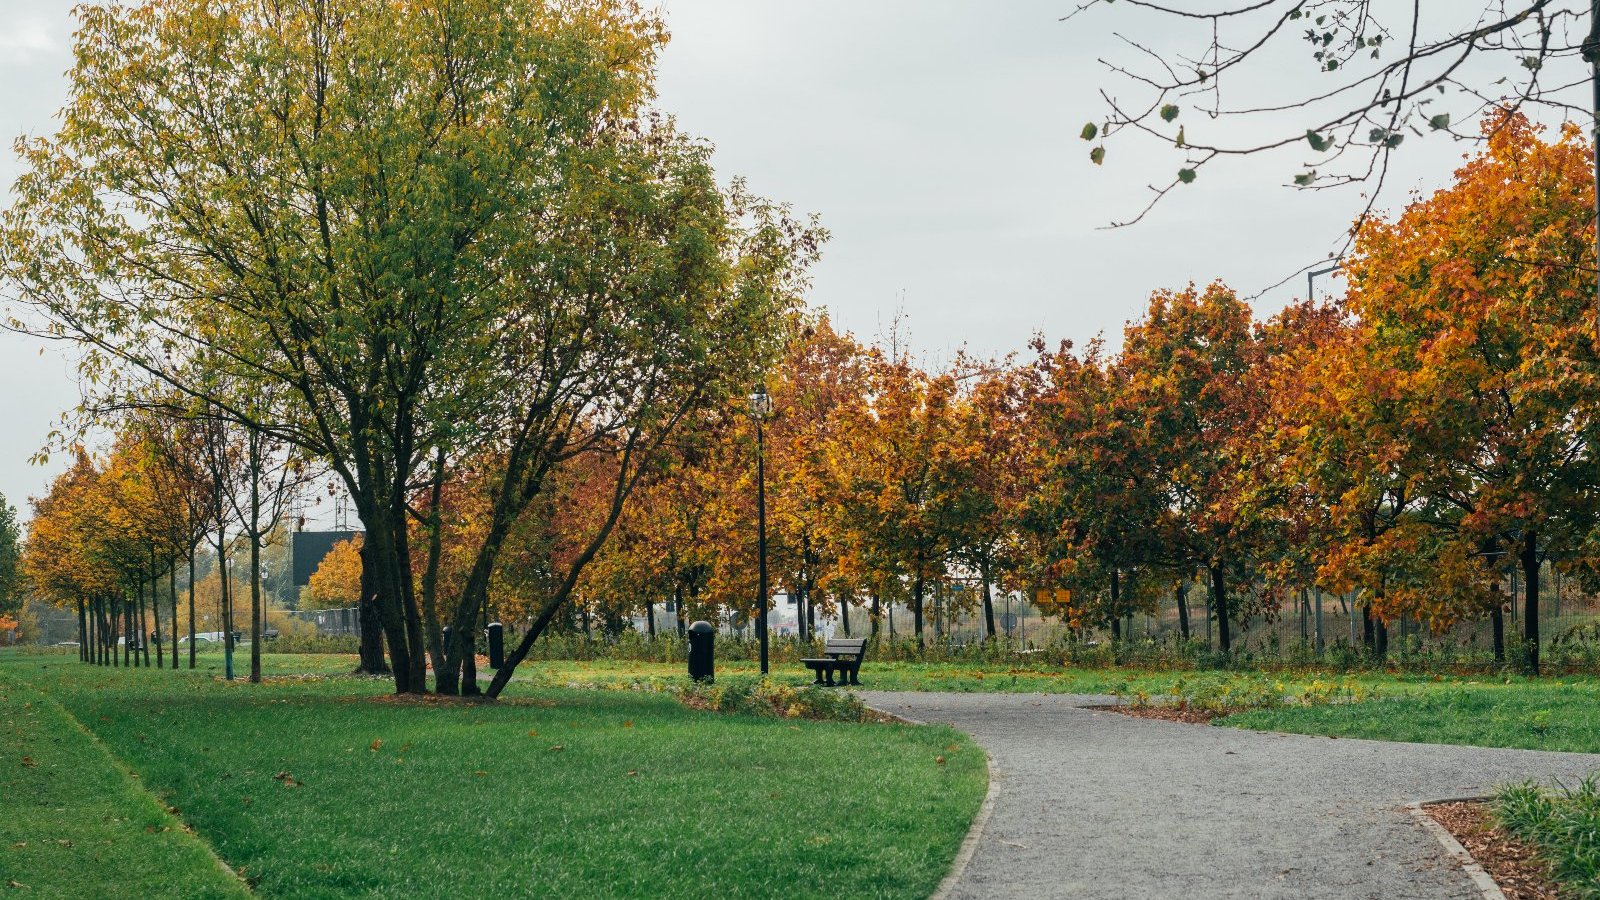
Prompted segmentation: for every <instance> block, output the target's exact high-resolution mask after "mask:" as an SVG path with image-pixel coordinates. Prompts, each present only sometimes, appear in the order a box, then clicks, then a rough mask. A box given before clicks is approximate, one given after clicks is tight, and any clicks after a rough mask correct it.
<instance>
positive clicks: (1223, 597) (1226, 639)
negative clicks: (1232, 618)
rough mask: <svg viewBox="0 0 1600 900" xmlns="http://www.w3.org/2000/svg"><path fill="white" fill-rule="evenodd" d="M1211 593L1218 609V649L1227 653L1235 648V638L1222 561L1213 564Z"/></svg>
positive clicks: (1224, 653)
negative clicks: (1230, 624) (1233, 638)
mask: <svg viewBox="0 0 1600 900" xmlns="http://www.w3.org/2000/svg"><path fill="white" fill-rule="evenodd" d="M1211 593H1212V595H1213V598H1214V601H1215V603H1216V610H1217V649H1218V650H1221V651H1222V653H1223V655H1227V654H1228V653H1229V652H1230V651H1232V649H1233V640H1232V633H1231V631H1230V629H1229V622H1228V585H1227V582H1226V580H1225V576H1224V575H1223V571H1222V563H1221V562H1217V563H1213V564H1212V566H1211Z"/></svg>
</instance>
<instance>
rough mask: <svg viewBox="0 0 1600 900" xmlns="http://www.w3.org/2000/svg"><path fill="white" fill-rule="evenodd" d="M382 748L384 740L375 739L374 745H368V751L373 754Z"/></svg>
mask: <svg viewBox="0 0 1600 900" xmlns="http://www.w3.org/2000/svg"><path fill="white" fill-rule="evenodd" d="M382 746H383V738H374V739H373V741H372V743H371V744H368V745H367V749H368V750H371V751H372V752H373V753H377V752H378V748H379V747H382Z"/></svg>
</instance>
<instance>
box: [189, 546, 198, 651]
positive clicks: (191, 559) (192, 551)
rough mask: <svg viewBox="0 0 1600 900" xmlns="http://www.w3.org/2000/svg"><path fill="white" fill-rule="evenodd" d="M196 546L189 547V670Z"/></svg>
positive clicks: (192, 641)
mask: <svg viewBox="0 0 1600 900" xmlns="http://www.w3.org/2000/svg"><path fill="white" fill-rule="evenodd" d="M196 549H198V548H197V547H196V545H194V544H190V545H189V668H191V669H192V668H194V654H195V646H194V619H195V611H194V581H195V578H194V557H195V551H196Z"/></svg>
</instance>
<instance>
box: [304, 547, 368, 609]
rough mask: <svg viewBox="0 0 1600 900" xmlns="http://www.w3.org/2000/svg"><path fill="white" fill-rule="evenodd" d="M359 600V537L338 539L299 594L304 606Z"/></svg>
mask: <svg viewBox="0 0 1600 900" xmlns="http://www.w3.org/2000/svg"><path fill="white" fill-rule="evenodd" d="M360 599H361V539H360V538H359V537H355V538H351V539H350V540H348V541H339V542H338V543H336V544H334V545H333V547H332V549H330V550H329V551H328V555H327V556H324V557H323V558H322V562H321V563H320V564H318V565H317V570H316V571H315V572H313V573H311V580H310V582H309V583H307V584H306V588H305V591H304V592H303V593H302V594H301V596H300V606H301V607H302V608H303V609H337V608H340V607H350V606H355V605H356V602H357V601H359V600H360Z"/></svg>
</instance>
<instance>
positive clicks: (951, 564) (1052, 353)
mask: <svg viewBox="0 0 1600 900" xmlns="http://www.w3.org/2000/svg"><path fill="white" fill-rule="evenodd" d="M1484 134H1485V137H1486V141H1487V142H1486V145H1485V148H1484V149H1483V151H1482V152H1480V153H1478V154H1477V155H1475V156H1473V157H1472V158H1471V159H1469V160H1468V161H1467V162H1466V163H1465V164H1464V165H1463V167H1462V168H1461V169H1460V170H1459V171H1458V172H1457V173H1456V178H1455V182H1454V184H1453V185H1452V186H1451V187H1449V188H1448V189H1446V190H1443V191H1440V192H1438V193H1435V194H1433V195H1431V196H1426V197H1416V198H1414V202H1412V203H1411V204H1410V205H1409V206H1408V207H1407V208H1406V209H1405V210H1404V211H1403V213H1402V214H1400V215H1399V216H1398V217H1397V218H1394V219H1393V220H1390V221H1385V220H1379V219H1375V220H1372V221H1370V222H1368V223H1366V224H1365V225H1363V227H1361V228H1360V230H1359V233H1358V234H1357V235H1356V243H1355V252H1354V253H1353V255H1352V256H1351V257H1350V258H1349V259H1347V260H1346V261H1345V262H1344V263H1343V265H1342V271H1343V274H1344V276H1345V278H1346V279H1347V282H1348V292H1347V293H1346V294H1345V296H1343V297H1342V298H1340V299H1338V300H1336V301H1333V302H1329V303H1315V302H1312V301H1309V300H1308V301H1303V302H1297V303H1294V304H1291V305H1290V306H1288V307H1287V308H1285V309H1283V310H1282V311H1281V312H1279V313H1278V314H1276V315H1274V316H1272V317H1271V318H1269V319H1267V320H1266V321H1264V322H1257V321H1255V319H1254V317H1253V315H1252V311H1251V309H1250V308H1249V306H1248V305H1247V304H1246V303H1245V302H1244V301H1242V300H1241V299H1240V298H1239V297H1238V296H1237V295H1236V294H1235V293H1234V291H1232V290H1231V289H1229V288H1228V287H1227V286H1225V285H1223V284H1220V283H1213V284H1210V285H1208V286H1205V287H1203V288H1202V287H1194V286H1191V287H1188V288H1185V289H1182V290H1174V291H1159V292H1157V293H1155V294H1154V295H1153V296H1152V297H1151V299H1150V304H1149V307H1148V310H1147V311H1146V312H1145V314H1144V315H1143V316H1142V317H1141V318H1140V319H1139V320H1137V321H1135V322H1133V323H1131V324H1130V325H1128V326H1127V328H1126V330H1125V332H1124V334H1123V335H1122V341H1121V345H1120V348H1118V349H1117V350H1116V351H1115V352H1113V351H1112V350H1111V349H1110V348H1109V347H1108V346H1107V345H1106V344H1105V343H1103V342H1101V341H1095V342H1091V343H1090V344H1089V345H1087V346H1084V347H1075V346H1073V345H1071V344H1070V343H1061V344H1059V345H1054V346H1051V345H1047V344H1045V343H1044V342H1043V341H1038V342H1036V343H1035V345H1034V349H1033V353H1032V354H1031V357H1029V358H1024V359H1015V358H1013V359H1007V360H1001V361H998V362H996V361H986V360H978V359H971V358H966V357H958V358H957V359H956V360H955V361H954V363H953V364H951V365H949V366H947V367H943V368H941V369H940V370H937V371H925V370H924V369H922V368H919V367H918V366H916V365H915V364H913V362H912V361H911V360H910V359H908V358H907V357H906V356H905V355H904V354H901V353H896V352H894V351H892V350H887V349H885V348H883V347H867V346H863V345H861V344H859V343H857V342H856V341H855V340H854V339H852V338H851V337H850V336H848V335H844V334H840V333H838V332H836V331H834V330H833V329H832V328H831V327H830V326H829V323H828V322H827V320H826V319H822V320H820V321H816V322H815V323H813V324H812V325H811V326H810V327H809V328H807V329H805V331H804V333H803V334H802V335H801V336H800V337H799V338H798V339H797V340H795V342H794V343H792V344H791V346H790V349H789V352H788V355H787V356H786V357H785V358H784V360H783V361H782V363H781V364H780V365H779V366H778V367H777V368H776V369H775V370H774V372H773V375H772V376H771V378H770V379H769V381H768V387H769V389H770V391H771V394H772V396H773V399H774V407H775V410H776V412H775V417H774V418H773V419H772V420H771V421H770V422H768V423H767V424H766V426H765V427H766V432H765V437H766V444H765V446H766V463H767V472H768V479H769V485H768V508H769V516H770V519H771V527H770V530H769V534H770V536H771V538H770V554H771V559H772V565H773V570H774V572H775V573H777V576H778V577H777V587H779V588H781V589H782V590H784V591H786V592H787V593H788V594H789V596H790V597H791V598H793V599H794V600H795V601H796V602H797V604H798V608H799V610H800V620H801V623H802V624H801V627H802V635H805V634H806V632H805V630H804V629H805V628H806V627H807V625H808V624H809V625H810V626H811V627H813V628H814V626H815V622H816V616H817V614H818V613H822V614H825V615H842V616H844V617H848V615H849V612H850V608H851V605H852V604H862V605H867V606H868V607H869V608H870V609H871V610H873V614H872V617H871V623H870V625H869V626H868V627H870V628H872V629H873V630H874V632H875V631H876V629H877V627H878V619H879V616H878V614H877V613H878V611H879V610H880V609H881V605H882V604H884V603H888V602H896V603H904V604H905V605H906V606H907V607H908V608H909V611H910V613H911V615H912V618H913V628H914V629H915V633H916V635H917V638H918V640H919V641H920V640H922V636H923V630H924V624H923V619H924V609H925V608H926V606H927V602H928V599H929V597H930V596H931V595H932V594H933V593H934V592H935V591H938V592H939V593H940V594H941V595H942V596H950V595H955V596H964V597H966V598H968V602H969V603H971V604H973V606H974V607H975V608H977V609H979V610H981V615H982V619H983V621H984V623H985V628H986V631H987V634H988V635H990V636H993V635H995V633H996V629H995V622H994V610H993V602H992V601H993V591H994V590H995V589H1001V590H1021V591H1027V592H1029V593H1030V594H1033V595H1034V596H1037V597H1040V598H1041V599H1043V600H1044V601H1045V604H1044V605H1045V606H1046V607H1047V608H1048V609H1050V610H1051V611H1052V612H1055V613H1059V614H1060V615H1061V616H1062V617H1063V618H1064V619H1065V620H1066V621H1068V622H1069V623H1070V624H1073V625H1075V626H1095V627H1106V628H1108V629H1109V630H1110V631H1112V632H1113V634H1115V633H1116V632H1117V631H1118V630H1119V623H1120V621H1121V619H1122V618H1123V617H1124V616H1126V615H1129V614H1132V613H1134V612H1138V611H1150V610H1152V609H1153V608H1154V606H1155V604H1156V603H1157V602H1159V601H1161V600H1164V599H1165V598H1167V597H1172V598H1173V599H1174V600H1175V602H1176V607H1177V611H1178V615H1179V629H1180V632H1181V634H1182V636H1183V637H1185V638H1187V637H1188V636H1189V633H1190V628H1191V623H1190V615H1189V604H1188V602H1187V598H1186V593H1185V592H1186V590H1187V588H1188V586H1189V585H1191V584H1192V583H1193V582H1194V581H1195V580H1196V579H1197V578H1198V580H1200V581H1201V582H1202V583H1203V584H1204V585H1205V586H1206V588H1207V592H1208V595H1209V605H1208V609H1209V610H1210V612H1211V614H1212V615H1214V617H1215V626H1216V633H1217V637H1218V643H1219V646H1220V649H1221V650H1222V652H1224V653H1226V652H1228V651H1229V650H1230V647H1231V644H1232V633H1231V628H1230V626H1231V625H1233V624H1235V623H1238V622H1240V621H1242V620H1244V619H1246V618H1248V617H1250V616H1252V615H1256V614H1262V613H1266V614H1271V613H1272V611H1275V610H1277V609H1278V608H1280V607H1281V604H1282V602H1283V599H1284V598H1285V596H1288V595H1290V594H1291V593H1298V592H1299V591H1300V590H1301V589H1302V588H1306V587H1310V586H1313V585H1314V586H1318V587H1321V588H1323V589H1326V590H1329V591H1334V592H1338V593H1340V594H1347V595H1348V594H1354V595H1355V596H1356V598H1357V602H1358V605H1359V606H1360V608H1361V615H1362V618H1363V622H1364V627H1363V632H1362V633H1363V639H1364V640H1365V642H1366V643H1367V644H1368V646H1369V647H1370V648H1371V649H1372V650H1374V651H1375V652H1377V653H1379V654H1381V653H1383V652H1384V651H1385V650H1386V647H1387V640H1388V630H1387V623H1388V622H1391V621H1394V620H1396V619H1398V618H1401V617H1405V618H1408V619H1418V620H1421V621H1423V622H1425V623H1428V624H1429V625H1431V626H1433V627H1435V628H1444V627H1446V626H1449V625H1451V624H1453V623H1456V622H1461V621H1480V620H1489V621H1491V622H1492V623H1493V633H1494V638H1495V649H1496V652H1497V654H1498V655H1499V656H1500V657H1501V658H1504V655H1505V654H1506V638H1505V629H1504V622H1503V614H1504V611H1505V608H1506V604H1507V603H1508V602H1510V601H1511V599H1513V598H1511V597H1508V596H1507V594H1506V592H1505V590H1504V589H1503V585H1504V583H1505V582H1506V580H1507V578H1508V577H1511V573H1512V572H1515V578H1520V580H1521V583H1522V585H1523V591H1522V597H1523V603H1524V608H1523V609H1522V622H1523V629H1524V632H1523V634H1524V641H1523V643H1522V645H1521V648H1520V652H1521V656H1520V662H1521V663H1522V664H1523V665H1525V666H1527V667H1528V668H1529V669H1535V670H1536V669H1537V667H1538V664H1539V645H1540V630H1539V611H1540V600H1541V573H1542V572H1543V571H1545V570H1546V569H1547V568H1548V567H1550V566H1554V567H1557V568H1559V569H1560V570H1561V571H1563V572H1565V573H1569V574H1571V575H1573V576H1576V577H1577V578H1578V580H1579V581H1580V583H1583V584H1586V585H1589V586H1591V587H1592V586H1593V585H1594V583H1595V579H1596V574H1597V571H1596V563H1597V562H1600V547H1597V545H1596V542H1597V540H1600V530H1597V528H1600V519H1597V514H1600V506H1597V503H1600V494H1597V491H1596V487H1595V486H1596V484H1600V450H1597V448H1596V445H1595V435H1596V429H1597V427H1600V393H1597V391H1600V382H1597V376H1600V359H1597V354H1596V335H1595V318H1594V312H1593V309H1592V304H1591V301H1590V297H1591V291H1590V290H1589V284H1590V282H1591V281H1592V276H1593V272H1594V255H1593V250H1592V238H1593V229H1594V218H1593V208H1594V207H1593V200H1594V188H1593V175H1592V168H1591V165H1592V156H1591V149H1590V147H1589V145H1588V144H1587V143H1586V142H1585V141H1584V140H1583V139H1582V137H1581V136H1580V135H1579V134H1578V133H1577V132H1576V131H1575V130H1574V129H1570V128H1568V129H1565V130H1563V131H1561V132H1560V133H1559V135H1556V136H1554V137H1553V139H1549V140H1547V139H1546V137H1545V135H1544V134H1543V133H1542V132H1541V131H1540V129H1538V128H1536V127H1534V126H1532V125H1530V124H1529V123H1528V122H1527V121H1526V120H1524V119H1522V118H1521V117H1518V116H1515V115H1498V116H1495V117H1492V118H1491V119H1489V120H1488V121H1486V122H1485V123H1484ZM752 430H753V423H752V421H751V419H750V418H749V417H748V416H747V415H746V414H745V412H744V410H743V408H742V401H738V400H730V401H727V402H726V403H725V404H724V406H723V407H722V408H721V409H719V410H716V411H714V413H713V414H712V415H709V416H707V417H706V418H704V419H703V420H701V421H700V422H699V423H698V425H697V427H696V428H694V429H692V430H691V431H690V432H689V435H688V437H686V439H685V440H684V441H683V442H681V443H680V445H679V447H678V453H677V455H676V457H675V464H674V465H673V466H672V467H671V469H670V470H668V471H666V472H664V473H663V474H662V475H661V476H660V477H656V478H652V479H650V480H649V481H648V482H647V483H646V484H644V485H643V486H641V488H640V489H639V491H638V495H637V496H636V497H635V499H634V502H633V503H632V504H631V505H630V506H629V508H628V510H627V511H626V512H625V514H624V515H623V516H622V517H621V520H620V521H619V523H618V526H617V532H616V535H615V536H614V537H613V539H612V540H611V541H610V542H609V543H608V544H607V545H606V547H605V548H604V549H603V550H602V551H601V552H600V554H599V555H598V557H597V559H596V560H595V562H594V564H593V565H592V566H590V567H589V568H588V570H587V571H586V572H585V576H584V579H583V581H582V585H581V588H582V593H583V596H584V597H586V598H587V599H589V600H590V601H592V602H595V603H597V604H599V605H600V606H601V607H603V608H607V609H609V610H611V611H613V614H619V613H624V612H625V613H628V614H632V613H634V612H638V611H640V610H641V606H640V604H641V601H642V602H643V603H644V604H645V606H644V607H643V608H642V610H643V611H644V612H646V613H647V614H650V615H649V621H650V623H651V624H650V625H649V626H648V627H650V628H652V629H653V628H654V624H653V623H654V616H653V614H652V610H651V608H650V606H649V604H650V603H652V602H657V601H666V600H671V601H674V602H675V603H676V604H678V608H679V609H680V610H682V611H685V613H683V614H680V621H682V619H683V615H684V614H687V615H691V616H692V615H696V614H703V613H706V612H709V613H716V612H718V611H720V610H726V611H731V612H734V613H736V614H741V615H743V614H749V613H751V612H752V611H753V599H754V597H755V596H756V590H755V585H754V580H755V579H754V573H755V570H756V566H755V560H754V554H755V551H756V544H755V540H754V535H755V527H756V526H755V523H754V515H755V510H754V504H755V496H756V490H755V486H754V484H753V478H754V474H755V465H754V461H753V460H754V453H755V448H754V437H753V433H752ZM447 507H448V504H447ZM450 518H451V521H454V522H459V523H462V524H459V525H457V526H455V527H465V525H464V523H467V522H470V521H471V520H472V519H473V514H472V513H470V512H468V513H466V514H465V515H461V516H451V517H450ZM555 531H556V532H557V533H559V531H560V529H559V528H557V529H555ZM548 542H549V536H548V534H547V533H544V532H541V534H540V536H539V537H538V538H536V539H534V540H532V541H530V542H529V543H527V544H519V546H534V545H545V544H548ZM508 571H509V570H508ZM533 593H534V594H537V588H535V589H534V591H533ZM719 608H720V609H719ZM842 624H844V625H845V627H847V628H848V627H850V626H849V623H848V620H847V619H846V621H845V622H844V623H842Z"/></svg>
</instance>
